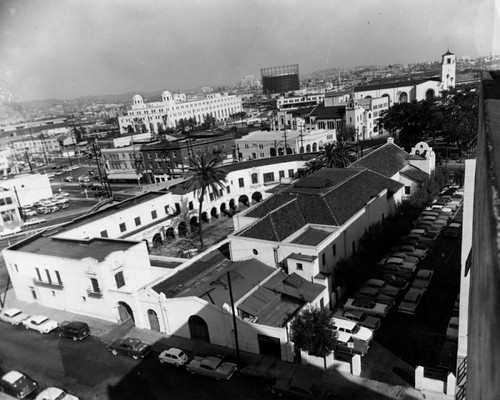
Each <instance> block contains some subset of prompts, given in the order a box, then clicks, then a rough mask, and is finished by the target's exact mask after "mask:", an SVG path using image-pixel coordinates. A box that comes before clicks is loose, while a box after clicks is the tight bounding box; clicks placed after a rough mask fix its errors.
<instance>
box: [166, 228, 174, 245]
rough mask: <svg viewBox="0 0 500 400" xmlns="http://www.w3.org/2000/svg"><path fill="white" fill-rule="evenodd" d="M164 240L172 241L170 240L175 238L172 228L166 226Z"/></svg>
mask: <svg viewBox="0 0 500 400" xmlns="http://www.w3.org/2000/svg"><path fill="white" fill-rule="evenodd" d="M165 240H166V241H167V242H169V241H172V240H175V232H174V228H167V229H166V230H165Z"/></svg>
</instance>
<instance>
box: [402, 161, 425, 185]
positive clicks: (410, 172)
mask: <svg viewBox="0 0 500 400" xmlns="http://www.w3.org/2000/svg"><path fill="white" fill-rule="evenodd" d="M400 174H402V175H404V176H407V177H408V178H410V179H412V180H414V181H416V182H419V183H422V182H425V181H426V180H427V178H429V175H428V174H427V173H426V172H424V171H422V170H421V169H420V168H417V167H415V166H413V165H407V166H406V167H404V168H403V170H402V171H401V172H400Z"/></svg>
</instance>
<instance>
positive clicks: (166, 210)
mask: <svg viewBox="0 0 500 400" xmlns="http://www.w3.org/2000/svg"><path fill="white" fill-rule="evenodd" d="M169 208H170V206H169V205H166V206H165V207H164V209H165V214H168V209H169Z"/></svg>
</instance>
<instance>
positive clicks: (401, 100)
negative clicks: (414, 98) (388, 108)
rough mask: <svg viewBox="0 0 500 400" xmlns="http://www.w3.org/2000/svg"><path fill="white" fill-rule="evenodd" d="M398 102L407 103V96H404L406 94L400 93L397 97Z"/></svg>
mask: <svg viewBox="0 0 500 400" xmlns="http://www.w3.org/2000/svg"><path fill="white" fill-rule="evenodd" d="M399 102H400V103H408V94H406V92H402V93H401V94H400V95H399Z"/></svg>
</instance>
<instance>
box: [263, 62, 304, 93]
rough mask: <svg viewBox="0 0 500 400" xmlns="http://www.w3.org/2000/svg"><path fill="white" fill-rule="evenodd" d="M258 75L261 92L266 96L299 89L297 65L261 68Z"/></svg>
mask: <svg viewBox="0 0 500 400" xmlns="http://www.w3.org/2000/svg"><path fill="white" fill-rule="evenodd" d="M260 73H261V77H262V91H263V93H264V94H266V95H269V94H275V93H286V92H291V91H293V90H299V89H300V81H299V65H298V64H293V65H281V66H278V67H269V68H262V69H261V70H260Z"/></svg>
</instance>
